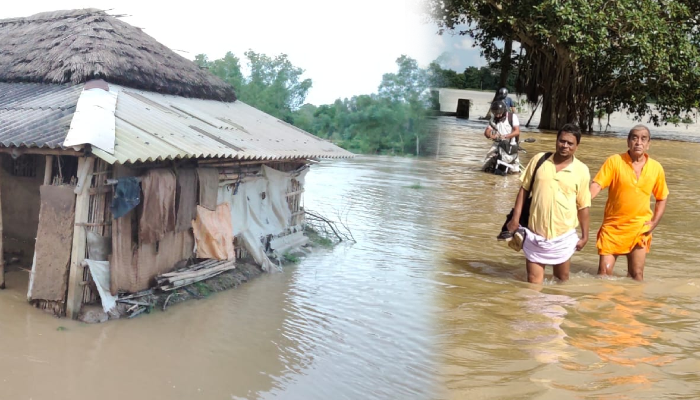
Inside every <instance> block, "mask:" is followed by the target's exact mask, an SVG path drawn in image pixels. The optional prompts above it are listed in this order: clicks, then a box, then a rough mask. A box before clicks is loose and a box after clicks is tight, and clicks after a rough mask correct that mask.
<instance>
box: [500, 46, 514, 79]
mask: <svg viewBox="0 0 700 400" xmlns="http://www.w3.org/2000/svg"><path fill="white" fill-rule="evenodd" d="M512 51H513V41H512V40H510V39H509V40H506V41H505V43H504V45H503V56H501V80H500V82H499V84H500V86H499V87H506V83H507V82H508V73H509V72H510V63H511V59H510V53H511V52H512Z"/></svg>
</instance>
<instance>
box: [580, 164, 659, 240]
mask: <svg viewBox="0 0 700 400" xmlns="http://www.w3.org/2000/svg"><path fill="white" fill-rule="evenodd" d="M645 156H646V158H647V161H646V163H645V164H644V167H643V168H642V172H641V174H640V175H639V179H637V175H636V174H635V172H634V167H632V159H631V158H630V156H629V154H628V153H626V152H625V153H622V154H615V155H614V156H610V157H609V158H608V159H607V160H605V163H603V166H602V167H600V171H598V174H596V176H595V178H594V179H593V181H594V182H597V183H598V184H599V185H600V187H601V188H603V189H605V188H607V187H608V186H609V187H610V189H609V191H608V201H607V203H605V215H604V217H603V225H602V226H601V227H600V231H599V232H598V241H597V243H596V245H597V247H598V253H599V254H627V253H629V252H630V251H632V249H633V248H634V246H636V245H638V244H639V245H641V246H642V247H646V249H647V251H649V247H650V246H651V235H643V234H644V233H645V232H646V231H647V230H648V229H649V227H648V226H646V225H644V223H645V222H647V221H651V218H652V217H653V215H654V213H653V212H652V210H651V202H650V200H651V196H652V195H653V196H654V198H655V199H656V200H665V199H666V197H668V186H667V185H666V175H665V173H664V169H663V167H662V166H661V164H659V162H658V161H656V160H653V159H652V158H651V157H649V155H647V154H645Z"/></svg>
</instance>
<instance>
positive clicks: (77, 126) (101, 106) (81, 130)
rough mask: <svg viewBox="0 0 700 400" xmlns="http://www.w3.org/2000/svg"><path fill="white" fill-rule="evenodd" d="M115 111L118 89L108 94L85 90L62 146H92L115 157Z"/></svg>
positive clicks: (98, 89) (101, 91)
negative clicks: (87, 144) (88, 144)
mask: <svg viewBox="0 0 700 400" xmlns="http://www.w3.org/2000/svg"><path fill="white" fill-rule="evenodd" d="M116 108H117V91H116V90H114V89H110V90H109V91H106V90H104V89H102V88H99V87H95V88H91V89H83V92H82V93H81V94H80V98H78V104H77V105H76V106H75V114H74V115H73V119H72V120H71V123H70V129H69V130H68V134H67V135H66V139H65V140H64V141H63V146H65V147H69V146H75V145H80V144H86V143H90V144H91V145H93V146H95V147H99V148H100V149H102V150H104V151H106V152H107V153H109V154H114V141H115V131H116V120H115V117H114V112H115V110H116Z"/></svg>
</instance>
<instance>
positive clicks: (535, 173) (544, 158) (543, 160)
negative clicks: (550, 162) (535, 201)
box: [528, 151, 552, 192]
mask: <svg viewBox="0 0 700 400" xmlns="http://www.w3.org/2000/svg"><path fill="white" fill-rule="evenodd" d="M551 156H552V152H551V151H548V152H546V153H544V155H543V156H542V157H541V158H540V159H539V160H537V165H535V170H534V171H532V181H531V182H530V190H528V192H531V191H532V185H533V184H534V183H535V178H536V177H537V170H538V169H540V167H541V166H542V164H544V162H545V161H547V159H548V158H549V157H551Z"/></svg>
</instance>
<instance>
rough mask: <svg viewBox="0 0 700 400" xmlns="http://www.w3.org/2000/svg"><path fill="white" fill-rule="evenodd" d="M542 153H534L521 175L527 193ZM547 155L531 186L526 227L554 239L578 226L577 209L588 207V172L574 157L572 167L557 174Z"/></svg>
mask: <svg viewBox="0 0 700 400" xmlns="http://www.w3.org/2000/svg"><path fill="white" fill-rule="evenodd" d="M542 157H544V153H540V154H537V155H536V156H535V157H533V158H532V159H531V160H530V163H529V164H527V167H526V168H525V171H523V173H522V175H520V180H521V181H522V187H523V189H525V190H530V185H531V183H532V172H533V170H534V169H535V166H536V165H537V161H539V159H540V158H542ZM553 157H554V155H552V156H550V157H549V158H548V159H547V160H545V162H544V163H543V164H542V166H540V168H539V169H538V170H537V177H536V178H535V182H534V186H533V187H532V191H531V192H532V204H531V205H530V220H529V222H528V228H529V229H530V230H531V231H533V232H535V233H536V234H538V235H540V236H543V237H545V238H546V239H553V238H556V237H559V236H561V235H563V234H565V233H567V232H569V231H570V230H572V229H575V228H576V227H577V226H578V210H581V209H584V208H586V207H590V206H591V191H590V188H589V185H590V181H591V173H590V171H589V170H588V167H587V166H586V164H584V163H582V162H581V161H579V160H578V159H577V158H575V157H574V159H573V161H572V162H571V164H569V165H567V166H566V167H565V168H563V169H562V170H561V171H559V172H557V169H556V166H555V165H554V161H553Z"/></svg>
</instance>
